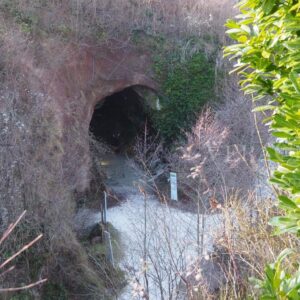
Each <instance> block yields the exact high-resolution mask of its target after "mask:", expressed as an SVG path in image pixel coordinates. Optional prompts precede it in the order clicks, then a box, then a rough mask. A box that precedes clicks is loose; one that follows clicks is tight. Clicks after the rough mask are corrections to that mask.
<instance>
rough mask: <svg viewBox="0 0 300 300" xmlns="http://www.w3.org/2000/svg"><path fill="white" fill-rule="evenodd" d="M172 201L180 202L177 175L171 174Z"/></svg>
mask: <svg viewBox="0 0 300 300" xmlns="http://www.w3.org/2000/svg"><path fill="white" fill-rule="evenodd" d="M170 185H171V200H174V201H178V193H177V174H176V173H174V172H170Z"/></svg>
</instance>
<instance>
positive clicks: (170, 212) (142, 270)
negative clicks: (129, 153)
mask: <svg viewBox="0 0 300 300" xmlns="http://www.w3.org/2000/svg"><path fill="white" fill-rule="evenodd" d="M101 165H102V167H103V168H104V171H105V173H106V175H107V179H106V182H105V183H106V185H107V186H108V187H109V188H110V189H111V190H113V191H114V192H116V193H118V194H122V196H123V197H124V199H125V200H124V201H123V202H121V204H120V205H118V206H114V207H112V208H109V209H108V213H107V220H108V221H109V222H110V223H111V224H112V225H113V226H114V227H115V228H116V229H117V230H118V231H119V234H120V241H119V244H118V245H114V247H115V249H113V251H121V252H122V253H123V255H122V258H121V260H120V261H119V262H118V264H119V266H120V267H121V269H123V270H124V271H126V274H127V279H128V282H129V284H128V285H127V286H126V288H125V289H124V290H123V291H122V293H121V295H120V296H119V297H118V298H117V299H119V300H133V299H151V300H152V299H153V300H159V299H186V298H185V290H184V288H183V286H182V284H181V283H182V280H181V278H182V276H186V275H187V274H186V273H187V272H189V270H191V268H192V267H194V266H195V261H197V259H199V253H198V252H199V247H198V246H197V240H199V239H198V235H197V218H198V216H197V214H196V213H191V212H186V211H182V210H180V209H177V208H174V207H170V206H168V205H165V204H163V203H161V202H159V201H158V199H157V198H156V197H155V196H154V195H153V194H152V193H151V192H149V191H148V192H147V193H146V194H145V195H144V194H143V193H141V192H140V191H139V189H138V187H137V185H141V186H144V185H143V181H142V179H143V177H144V174H143V171H142V170H141V169H140V168H139V167H138V166H137V165H136V164H135V163H134V161H133V160H131V159H128V158H126V157H125V156H122V155H116V154H108V155H106V156H105V157H104V158H102V160H101ZM91 218H92V219H94V221H95V222H98V221H99V219H100V213H99V214H94V215H93V216H91ZM201 218H202V216H200V219H201ZM203 218H204V227H203V228H204V230H203V235H201V236H200V240H201V244H202V247H201V248H202V251H201V252H202V255H203V256H204V255H205V254H206V253H207V252H209V251H210V250H212V244H213V236H214V235H215V233H216V232H217V231H218V229H220V227H221V224H222V222H221V217H220V215H206V216H203ZM116 248H119V249H116ZM190 272H192V271H190ZM146 295H148V298H147V297H146Z"/></svg>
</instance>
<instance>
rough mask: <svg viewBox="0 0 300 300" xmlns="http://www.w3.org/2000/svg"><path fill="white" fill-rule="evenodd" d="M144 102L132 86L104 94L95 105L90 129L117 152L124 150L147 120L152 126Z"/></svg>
mask: <svg viewBox="0 0 300 300" xmlns="http://www.w3.org/2000/svg"><path fill="white" fill-rule="evenodd" d="M143 102H144V99H143V98H142V97H141V96H140V95H139V94H138V93H137V92H136V91H135V89H134V87H129V88H126V89H124V90H122V91H120V92H117V93H115V94H113V95H111V96H108V97H106V98H105V99H104V100H102V101H100V102H99V103H98V104H97V105H96V107H95V110H94V113H93V117H92V120H91V123H90V132H91V133H92V134H93V136H94V137H95V138H96V140H99V141H104V142H105V143H106V144H108V145H109V146H110V147H111V148H112V149H113V150H115V151H116V152H127V151H128V150H129V149H130V146H131V145H132V144H133V143H134V142H135V139H136V137H137V135H138V134H139V133H141V132H143V131H144V128H145V124H146V122H147V127H149V128H150V127H151V128H152V126H151V124H150V123H149V120H147V113H146V111H145V104H144V103H143Z"/></svg>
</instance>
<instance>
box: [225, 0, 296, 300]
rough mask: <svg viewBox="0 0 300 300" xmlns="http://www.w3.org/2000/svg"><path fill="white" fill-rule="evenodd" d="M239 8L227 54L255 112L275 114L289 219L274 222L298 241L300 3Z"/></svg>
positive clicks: (250, 1) (279, 177)
mask: <svg viewBox="0 0 300 300" xmlns="http://www.w3.org/2000/svg"><path fill="white" fill-rule="evenodd" d="M239 7H240V10H241V12H242V14H241V15H239V16H237V20H229V21H228V22H227V27H228V28H229V30H228V31H227V32H228V34H229V36H230V37H231V38H232V39H234V40H236V41H237V43H236V44H233V45H231V46H229V47H227V48H226V49H225V54H226V55H229V56H231V58H232V59H235V60H237V63H236V64H235V71H237V72H238V73H239V74H240V75H241V76H242V77H243V79H242V81H241V85H242V89H243V90H244V91H245V93H247V94H252V95H253V100H254V101H255V103H256V104H257V108H256V109H255V110H256V111H266V110H271V111H272V116H271V117H269V118H267V119H266V122H268V125H269V127H270V131H271V132H272V134H273V136H274V137H276V138H277V142H276V143H275V144H274V145H273V147H272V148H269V149H267V150H268V154H269V158H270V159H271V160H273V161H275V162H276V163H278V165H279V168H278V169H277V171H275V172H274V175H273V178H272V180H271V181H272V183H273V184H276V185H277V186H278V187H279V188H280V189H281V191H282V195H281V196H280V197H279V203H280V207H281V208H282V209H283V211H284V212H285V215H284V216H279V217H276V218H274V219H273V220H272V221H271V224H272V225H274V226H276V233H277V234H282V233H287V232H289V233H295V234H298V235H299V234H300V102H299V100H300V77H299V75H300V54H299V49H300V3H299V1H295V0H285V1H283V0H244V1H242V2H241V3H240V4H239ZM265 99H268V103H267V104H266V103H265V101H266V100H265ZM266 275H267V279H266V283H267V281H268V280H269V275H268V274H266ZM297 276H298V275H297ZM280 280H281V279H280ZM282 280H284V279H282ZM294 280H296V281H297V280H298V279H297V278H294ZM282 284H283V283H282ZM297 289H298V290H299V286H297ZM295 295H296V294H294V293H293V296H291V297H292V298H290V296H287V295H286V298H280V299H300V296H299V294H298V293H297V296H295ZM262 298H263V299H273V298H268V297H267V296H266V297H265V298H264V297H262ZM274 299H275V298H274ZM276 299H277V298H276Z"/></svg>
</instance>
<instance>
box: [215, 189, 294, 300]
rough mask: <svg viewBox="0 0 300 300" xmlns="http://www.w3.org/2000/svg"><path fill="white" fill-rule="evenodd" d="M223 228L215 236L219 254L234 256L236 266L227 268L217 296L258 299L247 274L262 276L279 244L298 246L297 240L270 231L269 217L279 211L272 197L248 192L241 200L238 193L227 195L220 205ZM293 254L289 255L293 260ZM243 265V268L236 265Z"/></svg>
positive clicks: (278, 249) (273, 257)
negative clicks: (221, 231) (220, 232)
mask: <svg viewBox="0 0 300 300" xmlns="http://www.w3.org/2000/svg"><path fill="white" fill-rule="evenodd" d="M221 210H222V214H223V216H224V231H223V233H222V234H221V235H220V236H219V237H218V238H216V245H217V247H219V249H222V252H220V255H221V256H227V257H229V259H230V260H232V261H233V260H234V261H235V264H236V266H237V267H236V269H234V268H231V269H226V270H224V271H226V272H225V276H226V279H227V280H226V282H225V284H224V285H223V287H222V288H221V293H220V296H219V298H218V299H243V298H244V297H245V295H248V296H250V297H251V298H252V297H253V299H257V294H256V293H257V291H256V289H255V286H254V285H253V284H251V282H249V278H251V277H256V278H262V277H263V274H264V268H265V265H266V264H267V263H268V262H269V261H271V260H275V258H276V257H277V255H278V254H279V253H280V252H281V249H282V247H287V248H289V247H291V248H293V247H295V248H299V240H298V239H297V238H295V237H293V236H292V235H289V234H287V235H283V236H277V235H272V231H273V229H272V227H271V226H269V225H268V221H269V220H270V218H272V217H273V216H275V215H277V214H278V207H276V206H274V201H273V200H271V199H265V198H259V197H257V195H256V193H255V192H253V193H249V194H248V195H247V197H245V198H244V199H243V201H240V199H237V195H231V196H230V197H228V199H227V202H226V204H225V205H224V206H223V208H222V209H221ZM294 259H296V257H291V261H290V263H291V264H293V263H294ZM241 265H242V266H243V268H242V269H240V268H238V267H240V266H241Z"/></svg>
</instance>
